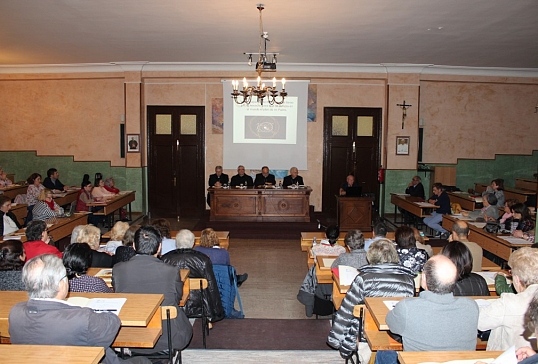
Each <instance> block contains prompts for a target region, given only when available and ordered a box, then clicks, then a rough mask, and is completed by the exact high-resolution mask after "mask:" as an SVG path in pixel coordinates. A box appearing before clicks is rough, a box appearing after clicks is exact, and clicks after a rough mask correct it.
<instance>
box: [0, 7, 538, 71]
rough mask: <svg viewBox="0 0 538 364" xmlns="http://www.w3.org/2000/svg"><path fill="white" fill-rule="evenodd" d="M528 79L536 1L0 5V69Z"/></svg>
mask: <svg viewBox="0 0 538 364" xmlns="http://www.w3.org/2000/svg"><path fill="white" fill-rule="evenodd" d="M259 2H263V3H264V4H265V10H264V11H263V22H264V30H265V31H267V32H269V39H270V42H269V43H268V53H270V52H279V53H280V55H279V57H278V61H279V62H281V63H286V64H380V63H381V64H434V65H446V66H468V67H509V68H538V1H537V0H516V1H514V0H407V1H401V0H400V1H396V0H375V1H374V0H347V1H346V0H332V1H327V0H311V1H299V0H265V1H262V0H257V1H253V0H230V1H215V0H213V1H210V0H191V1H184V0H152V1H148V0H144V1H142V0H33V1H32V0H27V1H24V0H1V1H0V65H21V64H74V63H109V62H138V61H142V62H144V61H146V62H165V63H170V62H171V63H176V62H187V63H206V62H211V63H212V62H215V63H219V64H220V63H238V62H241V63H245V69H246V61H247V57H246V56H245V55H243V52H258V40H259V31H258V19H259V17H258V10H257V9H256V4H257V3H259Z"/></svg>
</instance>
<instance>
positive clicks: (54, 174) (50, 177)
mask: <svg viewBox="0 0 538 364" xmlns="http://www.w3.org/2000/svg"><path fill="white" fill-rule="evenodd" d="M58 177H60V173H58V170H57V169H56V168H50V169H49V170H48V171H47V178H45V180H44V181H43V186H45V187H46V188H48V189H49V190H58V191H65V190H67V188H68V187H69V186H65V185H64V184H63V183H62V182H60V180H59V179H58Z"/></svg>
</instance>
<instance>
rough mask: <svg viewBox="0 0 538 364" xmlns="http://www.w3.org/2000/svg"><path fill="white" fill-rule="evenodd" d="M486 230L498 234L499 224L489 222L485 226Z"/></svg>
mask: <svg viewBox="0 0 538 364" xmlns="http://www.w3.org/2000/svg"><path fill="white" fill-rule="evenodd" d="M484 230H486V231H487V232H488V233H490V234H497V232H498V231H499V224H498V223H497V222H487V223H486V225H485V226H484Z"/></svg>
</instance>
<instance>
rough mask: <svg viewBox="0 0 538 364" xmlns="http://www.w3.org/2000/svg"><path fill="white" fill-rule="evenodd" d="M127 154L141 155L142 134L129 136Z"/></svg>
mask: <svg viewBox="0 0 538 364" xmlns="http://www.w3.org/2000/svg"><path fill="white" fill-rule="evenodd" d="M127 153H140V134H127Z"/></svg>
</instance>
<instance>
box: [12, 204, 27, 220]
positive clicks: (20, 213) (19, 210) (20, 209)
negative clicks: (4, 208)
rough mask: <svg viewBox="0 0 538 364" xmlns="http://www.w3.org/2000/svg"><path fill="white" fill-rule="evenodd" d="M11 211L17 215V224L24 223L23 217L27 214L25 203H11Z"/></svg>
mask: <svg viewBox="0 0 538 364" xmlns="http://www.w3.org/2000/svg"><path fill="white" fill-rule="evenodd" d="M11 211H12V212H13V214H15V216H17V220H19V224H21V225H24V219H26V215H28V205H27V204H25V203H18V204H15V205H14V204H11Z"/></svg>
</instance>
